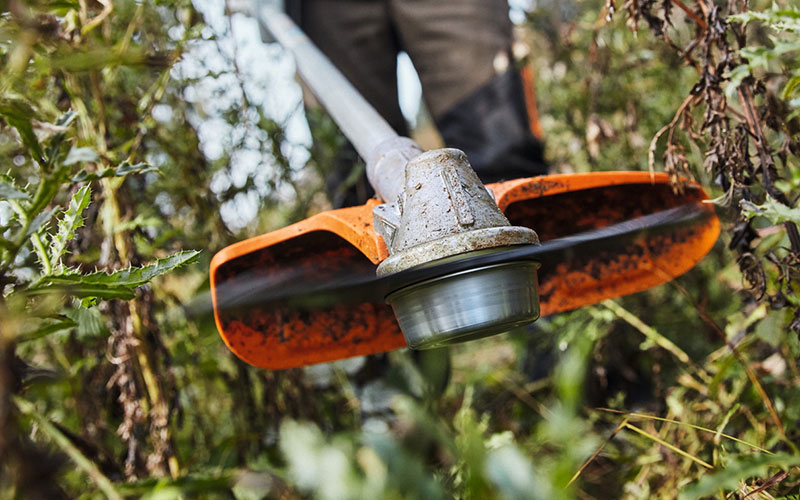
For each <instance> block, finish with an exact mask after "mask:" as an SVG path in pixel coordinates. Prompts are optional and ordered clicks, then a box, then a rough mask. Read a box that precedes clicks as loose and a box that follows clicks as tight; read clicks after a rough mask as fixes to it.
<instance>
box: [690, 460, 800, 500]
mask: <svg viewBox="0 0 800 500" xmlns="http://www.w3.org/2000/svg"><path fill="white" fill-rule="evenodd" d="M798 464H800V457H799V456H795V455H788V454H785V453H782V454H778V455H754V456H749V457H744V458H740V459H738V460H734V461H733V462H731V463H729V464H728V466H727V467H725V468H724V469H722V470H721V471H718V472H715V473H713V474H706V475H705V476H703V477H702V478H700V480H699V481H697V482H696V483H692V484H690V485H688V486H686V487H685V488H684V489H683V490H682V491H681V494H680V496H679V497H678V499H679V500H694V499H697V498H702V497H704V496H707V495H712V494H714V493H716V492H717V491H719V490H733V489H736V488H737V487H738V486H739V481H742V480H744V479H747V478H751V477H763V476H766V475H767V474H768V469H769V467H780V468H782V469H787V468H789V467H793V466H795V465H798Z"/></svg>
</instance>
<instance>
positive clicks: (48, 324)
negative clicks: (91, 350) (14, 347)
mask: <svg viewBox="0 0 800 500" xmlns="http://www.w3.org/2000/svg"><path fill="white" fill-rule="evenodd" d="M76 326H77V323H76V322H75V321H74V320H72V319H70V318H68V317H65V316H59V317H56V318H46V319H44V320H42V322H41V323H40V324H39V325H38V326H37V328H36V329H34V330H33V331H30V332H24V333H22V335H20V336H19V337H18V342H29V341H31V340H36V339H40V338H42V337H46V336H48V335H52V334H54V333H58V332H61V331H64V330H69V329H71V328H75V327H76Z"/></svg>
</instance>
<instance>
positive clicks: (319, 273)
mask: <svg viewBox="0 0 800 500" xmlns="http://www.w3.org/2000/svg"><path fill="white" fill-rule="evenodd" d="M488 187H489V188H490V189H491V190H492V191H493V192H494V193H495V198H496V199H497V204H498V206H499V207H500V208H501V210H503V212H504V213H505V214H506V216H507V217H508V219H509V221H510V222H511V224H512V225H517V226H526V227H530V228H533V229H535V230H536V232H537V233H538V234H539V238H540V239H541V241H542V242H545V241H548V240H552V239H555V238H560V237H566V236H571V235H575V234H578V233H582V232H585V231H589V230H593V229H600V228H603V227H606V226H609V225H612V224H616V223H620V222H623V221H627V220H630V219H634V218H636V217H640V216H643V215H648V214H653V213H657V212H659V211H662V210H665V209H669V208H674V207H678V206H681V205H685V204H690V203H698V202H701V201H703V200H705V199H706V198H707V197H706V194H705V192H704V191H703V190H702V189H701V188H700V187H699V186H698V185H696V184H691V185H689V187H688V188H687V189H686V190H685V191H684V193H682V194H676V193H674V192H673V191H672V188H671V187H670V185H669V179H668V177H667V176H666V175H664V174H656V175H654V176H651V175H650V174H648V173H646V172H598V173H589V174H565V175H550V176H544V177H534V178H529V179H519V180H515V181H509V182H503V183H498V184H490V185H489V186H488ZM377 203H378V202H377V201H374V200H373V201H370V202H369V203H367V204H366V205H362V206H359V207H352V208H344V209H340V210H332V211H328V212H324V213H321V214H318V215H315V216H313V217H310V218H308V219H306V220H304V221H301V222H298V223H296V224H292V225H291V226H287V227H284V228H282V229H279V230H277V231H273V232H271V233H267V234H264V235H261V236H258V237H255V238H251V239H248V240H245V241H242V242H240V243H236V244H234V245H231V246H229V247H227V248H225V249H223V250H222V251H220V252H219V253H218V254H217V255H215V256H214V259H213V260H212V262H211V290H212V297H213V301H214V315H215V319H216V323H217V327H218V328H219V331H220V333H221V335H222V338H223V340H224V341H225V343H226V344H227V345H228V347H229V348H230V349H231V350H232V351H233V352H234V353H235V354H236V355H237V356H239V357H240V358H241V359H243V360H244V361H246V362H248V363H250V364H252V365H255V366H258V367H261V368H268V369H283V368H291V367H296V366H303V365H308V364H314V363H322V362H326V361H333V360H337V359H342V358H346V357H351V356H359V355H365V354H372V353H378V352H384V351H389V350H392V349H397V348H400V347H405V346H406V343H405V340H404V338H403V335H402V333H401V332H400V329H399V327H398V326H397V323H396V321H395V319H394V315H393V314H392V309H391V307H390V306H388V305H387V304H385V303H384V302H382V301H364V302H361V303H353V301H352V300H351V301H347V302H346V303H344V304H338V305H332V306H331V305H329V304H328V305H325V306H324V307H320V308H317V309H314V310H308V309H297V308H292V307H289V305H286V306H283V305H275V304H271V303H270V304H261V303H259V300H258V296H257V294H258V292H257V291H256V292H253V293H252V294H251V295H253V296H250V297H247V298H248V300H247V301H246V304H247V306H246V307H236V308H228V307H221V306H220V305H221V304H223V303H224V302H225V300H224V299H226V298H227V297H226V294H234V293H235V294H239V295H244V296H247V295H248V294H249V291H248V285H247V283H254V282H261V283H263V282H265V281H266V282H268V283H274V284H275V285H274V286H281V285H280V284H281V283H285V284H286V283H309V284H312V283H320V282H325V281H326V280H337V279H342V277H343V276H347V275H349V274H352V275H354V276H355V275H367V274H369V273H374V270H375V268H376V267H377V264H378V263H380V262H381V261H382V260H383V259H385V258H386V257H387V255H388V254H387V250H386V247H385V245H384V243H383V240H382V239H381V238H380V236H378V235H377V234H376V233H375V232H374V230H373V227H372V207H374V206H375V205H376V204H377ZM704 207H705V208H704V210H707V211H708V215H709V216H708V217H707V218H704V219H703V221H702V222H701V223H697V224H692V225H689V226H686V227H680V228H677V229H673V230H671V231H669V232H666V233H660V234H658V235H654V236H652V237H650V238H647V239H646V241H645V240H642V241H628V242H626V243H625V244H624V245H622V246H621V247H620V248H619V251H615V252H614V253H613V255H609V254H608V252H605V253H604V252H598V254H597V255H596V256H590V257H587V256H585V255H584V256H582V257H581V258H575V259H565V260H564V261H562V262H558V263H557V264H556V265H554V266H551V267H549V268H545V267H543V268H541V269H540V270H539V301H540V307H541V314H542V316H545V315H548V314H554V313H558V312H563V311H569V310H572V309H576V308H578V307H581V306H584V305H588V304H593V303H596V302H599V301H602V300H605V299H608V298H613V297H619V296H622V295H627V294H630V293H634V292H639V291H642V290H646V289H648V288H651V287H653V286H655V285H658V284H661V283H664V282H666V281H669V280H670V279H672V278H674V277H677V276H679V275H681V274H683V273H684V272H686V271H688V270H689V269H691V268H692V267H693V266H694V265H695V264H696V263H697V262H698V261H699V260H700V259H701V258H702V257H703V256H704V255H705V254H706V253H708V251H709V250H710V249H711V247H712V246H713V245H714V242H715V241H716V240H717V237H718V236H719V230H720V227H719V221H718V219H717V218H716V217H715V216H714V214H713V209H712V208H711V205H704ZM234 285H236V286H234ZM255 289H256V288H254V290H255Z"/></svg>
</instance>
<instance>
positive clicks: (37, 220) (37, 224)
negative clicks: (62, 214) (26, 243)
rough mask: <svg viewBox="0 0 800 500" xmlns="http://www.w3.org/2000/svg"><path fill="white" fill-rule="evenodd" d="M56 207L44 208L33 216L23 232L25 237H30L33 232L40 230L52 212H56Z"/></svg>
mask: <svg viewBox="0 0 800 500" xmlns="http://www.w3.org/2000/svg"><path fill="white" fill-rule="evenodd" d="M56 210H58V207H53V208H51V209H50V210H46V211H44V212H41V213H40V214H39V215H37V216H36V217H34V218H33V222H31V225H30V226H28V230H27V231H26V232H25V239H27V238H30V237H31V236H32V235H33V234H35V233H38V232H40V231H42V230H43V229H44V228H45V226H46V225H47V223H48V222H50V219H52V218H53V214H55V213H56Z"/></svg>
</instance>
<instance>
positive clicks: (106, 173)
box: [72, 161, 158, 182]
mask: <svg viewBox="0 0 800 500" xmlns="http://www.w3.org/2000/svg"><path fill="white" fill-rule="evenodd" d="M157 171H158V167H154V166H152V165H150V164H148V163H144V162H142V163H136V164H134V165H131V164H130V163H128V162H127V161H124V162H122V163H120V165H119V166H118V167H116V168H111V167H108V168H105V169H103V170H101V171H99V172H95V173H89V172H87V171H85V170H81V171H80V172H78V173H77V174H76V175H75V176H74V177H73V178H72V182H91V181H96V180H98V179H105V178H107V177H125V176H126V175H128V174H144V173H146V172H157Z"/></svg>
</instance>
